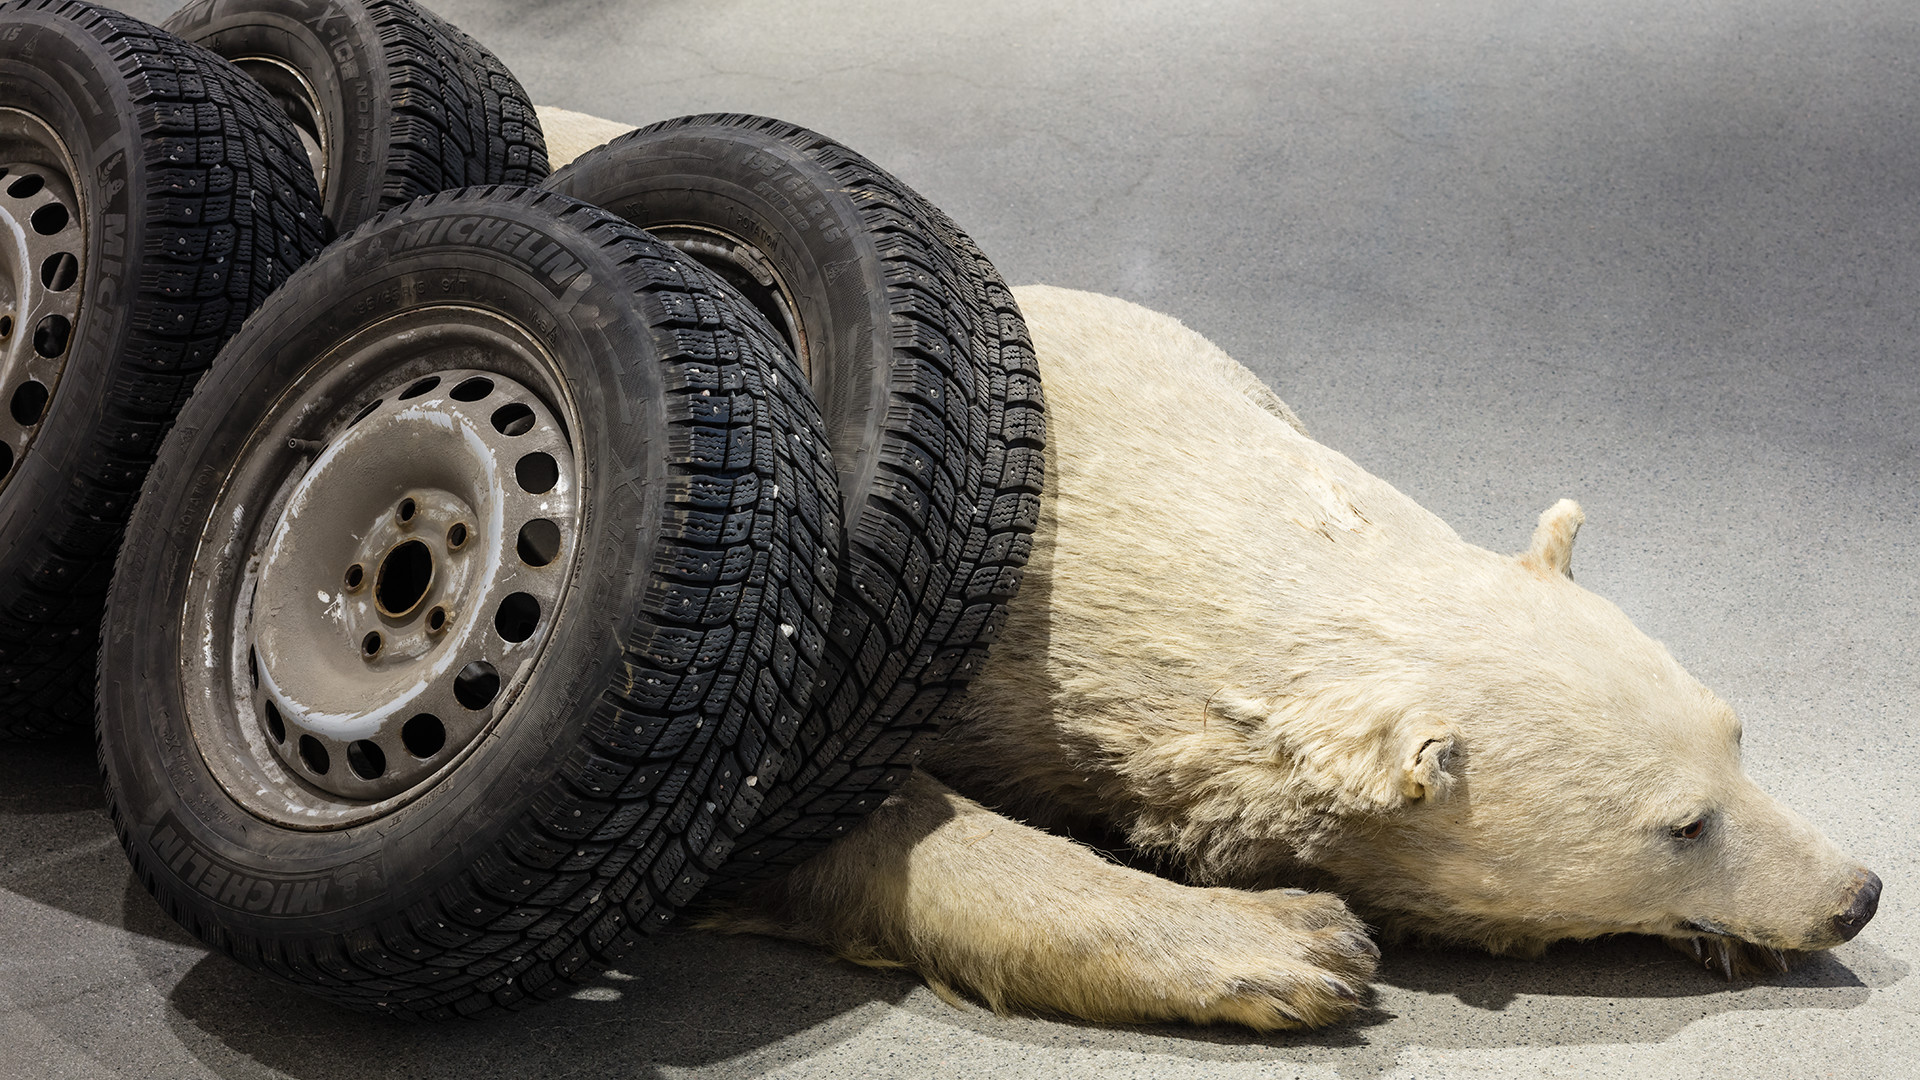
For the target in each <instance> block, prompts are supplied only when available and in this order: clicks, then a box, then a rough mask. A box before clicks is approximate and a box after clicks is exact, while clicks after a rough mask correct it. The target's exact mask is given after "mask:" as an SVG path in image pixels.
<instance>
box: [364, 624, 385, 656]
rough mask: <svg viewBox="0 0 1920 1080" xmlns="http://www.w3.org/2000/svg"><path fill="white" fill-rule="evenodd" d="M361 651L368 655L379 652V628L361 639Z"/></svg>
mask: <svg viewBox="0 0 1920 1080" xmlns="http://www.w3.org/2000/svg"><path fill="white" fill-rule="evenodd" d="M360 651H361V653H363V654H365V655H367V656H373V655H376V654H377V653H379V651H380V632H379V631H378V630H375V631H373V632H372V633H369V634H368V635H367V636H366V637H363V638H361V639H360Z"/></svg>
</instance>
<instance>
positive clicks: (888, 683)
mask: <svg viewBox="0 0 1920 1080" xmlns="http://www.w3.org/2000/svg"><path fill="white" fill-rule="evenodd" d="M547 186H548V187H550V188H552V189H554V190H558V191H564V192H566V193H568V194H570V195H573V196H575V197H576V198H580V199H584V200H586V201H588V202H591V203H594V204H595V205H598V206H602V207H605V208H606V209H608V210H611V211H612V212H614V213H616V214H619V215H620V216H622V217H624V218H626V219H627V220H629V221H631V222H633V223H634V224H636V225H639V226H641V227H642V228H646V229H649V230H651V231H653V232H654V233H655V234H656V235H658V236H660V237H661V238H662V239H664V240H667V242H669V243H672V244H674V245H675V246H677V247H679V248H680V249H681V250H682V252H683V253H686V254H689V255H691V256H693V257H694V258H696V259H699V260H701V261H702V263H703V264H704V265H706V266H708V268H709V269H713V270H715V271H717V272H719V273H721V274H722V275H723V276H726V277H727V278H728V280H729V282H730V283H731V284H733V285H735V286H736V287H738V288H740V289H741V290H742V291H743V292H744V293H746V295H747V296H748V297H749V299H750V300H752V302H753V303H754V304H755V306H757V307H759V308H760V309H761V310H762V312H763V313H765V314H767V315H768V317H769V320H770V321H772V322H773V323H774V324H775V325H776V326H784V327H785V328H786V331H787V337H788V340H789V342H790V343H791V344H793V345H794V347H795V350H796V352H797V353H798V354H799V355H800V357H801V361H802V364H803V367H805V369H806V370H807V374H808V377H809V379H810V380H811V382H812V385H813V388H814V395H815V397H816V399H817V400H818V401H819V402H820V407H821V412H822V415H823V416H824V418H825V420H826V424H827V438H828V441H829V443H830V444H831V445H832V447H833V454H834V462H835V466H836V468H837V469H838V471H839V476H840V493H841V497H842V499H843V500H844V504H845V520H846V522H847V529H846V549H845V552H844V553H843V556H842V557H843V558H844V560H845V562H844V563H843V569H842V578H841V584H840V592H839V596H838V598H837V600H836V605H835V611H834V623H833V627H832V631H831V633H830V634H829V635H828V653H827V662H826V664H825V665H824V666H823V668H822V671H821V685H820V687H819V689H818V690H816V692H815V698H814V708H813V712H812V714H811V716H810V717H809V718H808V722H807V725H806V727H804V728H803V729H802V731H801V736H800V742H799V747H798V751H799V753H800V762H799V764H798V766H797V769H796V771H795V772H794V773H793V775H792V776H791V777H789V778H788V779H786V780H783V781H781V782H780V783H779V784H777V785H775V787H774V789H773V791H771V792H770V793H769V794H768V796H767V808H768V817H767V819H766V821H765V822H763V823H762V824H760V825H759V826H757V827H755V828H754V829H752V830H751V831H750V832H749V833H748V834H747V835H746V836H745V837H743V838H742V840H741V844H740V847H739V850H738V851H737V852H736V854H735V856H734V861H733V862H731V863H730V864H728V866H727V867H726V868H725V870H724V871H723V872H722V874H721V875H719V876H717V877H716V879H715V881H714V883H713V885H712V887H711V889H712V891H713V892H715V893H716V894H719V893H726V892H729V891H734V890H737V889H738V888H740V887H741V886H742V885H744V884H746V883H749V882H752V881H756V880H762V879H765V878H768V877H771V876H773V875H776V874H778V873H780V872H781V871H782V870H784V868H786V867H788V866H791V865H794V864H795V863H798V862H800V861H802V860H803V859H805V858H806V857H807V856H809V855H811V854H812V853H813V852H815V851H817V850H819V848H820V847H822V846H824V845H825V844H826V843H828V842H829V841H831V840H832V839H833V838H834V837H837V836H839V835H841V834H842V833H844V832H845V831H846V830H847V829H848V828H850V827H852V825H854V824H856V823H857V822H858V821H859V820H860V819H861V818H862V817H864V816H865V815H866V814H867V813H868V812H869V811H871V810H872V809H873V808H874V807H875V806H878V805H879V803H880V801H881V800H882V799H883V798H884V797H885V795H886V793H887V792H889V791H891V790H892V789H893V788H894V787H896V786H898V785H899V784H900V783H902V782H904V781H905V779H906V777H907V776H908V774H909V773H910V772H911V770H912V766H913V763H914V761H915V760H917V758H918V757H919V755H920V753H921V751H922V750H924V749H925V747H926V746H927V745H928V744H929V742H930V740H931V739H932V738H933V737H935V736H936V735H937V734H938V733H939V731H940V729H941V728H942V727H943V726H944V724H945V721H946V718H947V715H948V713H949V712H950V711H951V707H952V706H953V704H954V703H955V702H956V701H957V699H958V695H959V693H960V692H961V691H962V690H963V689H964V687H965V685H966V683H967V680H968V679H970V678H971V677H972V675H973V673H974V672H975V671H976V670H978V668H979V666H980V664H981V662H982V661H983V660H984V659H985V656H986V650H987V647H988V645H989V644H990V643H991V642H992V641H993V640H994V639H995V638H996V637H997V636H998V635H999V632H1000V629H1001V627H1002V626H1003V625H1004V623H1005V616H1006V605H1007V602H1008V601H1009V600H1011V599H1012V598H1013V595H1014V592H1015V591H1016V590H1017V589H1018V587H1019V584H1020V577H1021V572H1022V568H1023V567H1024V566H1025V564H1026V560H1027V555H1028V553H1029V551H1030V550H1031V546H1032V533H1033V530H1034V527H1035V525H1036V523H1037V521H1038V518H1039V506H1040V503H1039V496H1040V487H1041V480H1042V446H1043V443H1044V439H1045V419H1044V407H1043V403H1042V399H1041V395H1040V381H1039V372H1038V369H1037V368H1036V367H1035V365H1034V362H1033V353H1032V348H1031V345H1030V343H1029V341H1028V338H1027V335H1026V327H1025V324H1024V323H1023V322H1022V321H1021V318H1020V313H1019V310H1018V309H1017V308H1016V307H1015V305H1014V303H1013V297H1012V294H1011V293H1009V292H1008V291H1007V288H1006V285H1005V283H1004V282H1002V281H1001V280H1000V277H999V275H998V274H997V273H996V272H995V271H994V269H993V266H992V265H991V264H990V263H989V262H988V261H987V260H986V258H985V256H983V255H982V254H981V253H980V250H979V248H978V247H977V246H975V245H974V243H973V241H972V240H971V239H969V238H968V237H967V236H966V234H965V233H963V232H961V231H960V229H959V228H958V227H957V226H955V225H954V224H953V222H952V221H951V220H949V219H948V218H947V217H946V216H945V215H944V214H941V213H940V212H939V211H938V210H935V209H934V208H933V207H932V206H930V205H929V204H928V203H927V202H926V201H925V200H924V199H922V198H921V197H920V196H919V195H917V194H916V193H914V192H913V191H912V190H911V189H910V188H908V187H907V186H906V185H905V184H903V183H902V182H900V180H898V179H897V178H895V177H893V176H891V175H889V174H888V173H887V172H886V171H885V170H883V169H881V168H880V167H879V166H877V165H875V164H874V163H872V162H871V161H868V160H867V159H866V158H864V157H861V156H860V155H859V154H856V153H854V152H853V151H852V150H849V149H847V148H846V147H844V146H841V145H840V144H838V143H836V142H834V141H833V140H831V139H828V138H826V137H825V136H822V135H819V134H817V133H815V132H812V131H808V130H807V129H805V128H801V127H797V126H795V125H793V124H788V123H784V122H782V121H778V120H770V119H767V118H764V117H757V116H741V115H707V116H689V117H682V118H680V119H676V120H668V121H665V122H663V123H659V124H654V125H652V126H651V127H647V128H642V129H641V130H639V131H636V132H633V133H631V134H628V135H625V136H622V137H621V138H618V139H615V140H613V141H612V142H611V143H609V144H607V145H606V146H604V147H601V148H599V149H596V150H592V151H589V152H588V153H586V154H584V155H582V156H581V157H580V158H579V159H578V160H576V161H574V162H573V163H572V164H570V165H568V166H567V167H566V168H563V169H561V170H560V171H559V172H557V173H555V174H554V176H553V177H552V178H550V179H549V180H548V182H547ZM762 278H769V279H771V284H769V283H768V282H766V281H762V280H761V279H762Z"/></svg>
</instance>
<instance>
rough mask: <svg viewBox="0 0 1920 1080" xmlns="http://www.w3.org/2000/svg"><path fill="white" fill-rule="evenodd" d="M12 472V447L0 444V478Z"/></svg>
mask: <svg viewBox="0 0 1920 1080" xmlns="http://www.w3.org/2000/svg"><path fill="white" fill-rule="evenodd" d="M12 471H13V447H11V446H8V445H7V444H6V443H0V476H5V475H7V474H8V473H10V472H12Z"/></svg>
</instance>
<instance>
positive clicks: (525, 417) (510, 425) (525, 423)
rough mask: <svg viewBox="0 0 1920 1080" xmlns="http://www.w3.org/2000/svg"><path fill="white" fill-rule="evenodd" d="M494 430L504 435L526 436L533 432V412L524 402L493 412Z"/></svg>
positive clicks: (504, 406) (501, 407)
mask: <svg viewBox="0 0 1920 1080" xmlns="http://www.w3.org/2000/svg"><path fill="white" fill-rule="evenodd" d="M493 430H495V431H497V432H499V433H500V434H502V435H525V434H526V433H527V432H529V431H532V430H533V410H532V409H531V408H529V407H527V405H526V404H525V403H523V402H518V401H516V402H514V403H513V404H511V405H502V406H500V407H499V408H497V409H495V410H493Z"/></svg>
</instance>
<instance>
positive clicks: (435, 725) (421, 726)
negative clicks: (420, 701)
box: [400, 712, 447, 761]
mask: <svg viewBox="0 0 1920 1080" xmlns="http://www.w3.org/2000/svg"><path fill="white" fill-rule="evenodd" d="M400 744H401V745H402V746H405V747H406V748H407V753H409V754H412V755H413V756H414V757H417V758H419V759H421V760H422V761H424V760H426V759H427V758H430V757H432V756H433V755H435V754H437V753H439V752H440V748H441V747H443V746H445V745H447V728H446V725H444V724H442V723H441V722H440V718H439V717H437V716H435V715H433V714H432V713H424V712H423V713H421V714H419V715H418V716H415V717H414V718H413V719H411V720H409V721H407V722H406V723H405V724H404V725H402V726H401V728H400Z"/></svg>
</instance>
